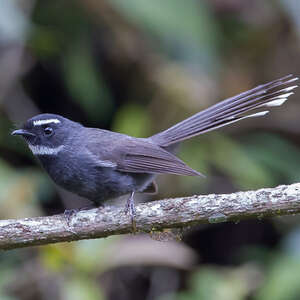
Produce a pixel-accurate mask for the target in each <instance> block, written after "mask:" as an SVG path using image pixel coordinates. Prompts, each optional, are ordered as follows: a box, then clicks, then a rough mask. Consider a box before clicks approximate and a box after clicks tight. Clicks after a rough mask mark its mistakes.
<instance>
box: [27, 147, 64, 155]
mask: <svg viewBox="0 0 300 300" xmlns="http://www.w3.org/2000/svg"><path fill="white" fill-rule="evenodd" d="M28 147H29V148H30V150H31V151H32V153H33V154H34V155H57V154H58V153H59V152H60V151H61V150H62V149H63V148H64V146H63V145H60V146H58V147H56V148H50V147H46V146H39V145H36V146H34V145H30V144H28Z"/></svg>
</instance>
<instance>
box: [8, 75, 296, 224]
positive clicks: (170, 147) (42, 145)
mask: <svg viewBox="0 0 300 300" xmlns="http://www.w3.org/2000/svg"><path fill="white" fill-rule="evenodd" d="M297 79H298V78H296V77H294V76H292V75H288V76H285V77H283V78H280V79H277V80H274V81H272V82H269V83H266V84H263V85H260V86H258V87H256V88H254V89H251V90H249V91H246V92H243V93H241V94H239V95H237V96H234V97H231V98H229V99H226V100H223V101H221V102H219V103H217V104H215V105H213V106H211V107H209V108H207V109H205V110H203V111H201V112H199V113H197V114H195V115H193V116H191V117H189V118H188V119H186V120H183V121H181V122H180V123H178V124H176V125H174V126H172V127H170V128H169V129H167V130H164V131H162V132H160V133H158V134H155V135H153V136H151V137H148V138H135V137H131V136H128V135H125V134H121V133H116V132H111V131H108V130H102V129H98V128H87V127H84V126H82V125H81V124H79V123H77V122H73V121H71V120H68V119H66V118H64V117H62V116H59V115H55V114H40V115H37V116H35V117H33V118H31V119H29V120H28V121H27V122H26V123H25V124H24V126H23V127H22V129H18V130H15V131H13V132H12V135H21V136H22V137H23V138H24V139H25V141H26V142H27V144H28V146H29V148H30V150H31V151H32V153H33V154H34V155H35V156H37V157H38V159H39V160H40V162H41V163H42V165H43V167H44V168H45V169H46V171H47V172H48V174H49V175H50V177H51V178H52V179H53V181H54V182H55V183H57V184H58V185H60V186H61V187H63V188H64V189H66V190H69V191H71V192H73V193H75V194H78V195H80V196H83V197H86V198H88V199H89V200H91V201H93V202H94V203H95V204H96V205H97V206H99V205H101V204H102V203H103V202H104V201H105V200H107V199H109V198H114V197H118V196H121V195H124V194H130V197H129V198H128V200H127V204H126V211H127V212H129V213H130V216H131V218H132V220H134V215H135V208H134V199H133V197H134V193H135V192H156V190H157V188H156V184H155V182H154V178H155V176H156V175H157V174H176V175H188V176H202V175H201V173H199V172H198V171H195V170H193V169H192V168H190V167H189V166H187V165H186V164H185V163H184V162H183V161H182V160H180V159H179V158H177V157H176V156H175V155H174V154H173V152H174V149H175V148H176V145H178V143H179V142H181V141H183V140H186V139H189V138H191V137H194V136H197V135H200V134H202V133H205V132H208V131H212V130H215V129H217V128H220V127H223V126H226V125H229V124H232V123H235V122H237V121H240V120H243V119H246V118H252V117H261V116H264V115H266V114H267V113H268V110H265V109H266V108H269V107H273V106H280V105H281V104H283V103H284V102H285V101H286V100H287V98H288V97H289V96H290V95H292V94H293V92H291V91H292V90H293V89H295V88H296V87H297V86H296V85H292V83H293V82H294V81H296V80H297ZM253 110H254V111H253ZM255 110H256V111H255ZM252 111H253V112H252ZM250 112H251V113H250Z"/></svg>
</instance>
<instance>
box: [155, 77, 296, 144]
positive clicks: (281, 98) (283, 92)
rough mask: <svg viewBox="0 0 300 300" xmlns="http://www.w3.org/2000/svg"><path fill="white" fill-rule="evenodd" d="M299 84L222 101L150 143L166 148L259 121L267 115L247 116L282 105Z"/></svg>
mask: <svg viewBox="0 0 300 300" xmlns="http://www.w3.org/2000/svg"><path fill="white" fill-rule="evenodd" d="M296 80H298V78H297V77H294V76H293V75H287V76H285V77H282V78H279V79H276V80H274V81H271V82H268V83H266V84H262V85H259V86H257V87H255V88H253V89H251V90H248V91H246V92H243V93H241V94H239V95H237V96H234V97H231V98H228V99H226V100H223V101H221V102H219V103H217V104H215V105H213V106H211V107H209V108H207V109H205V110H203V111H201V112H199V113H197V114H195V115H193V116H191V117H189V118H187V119H185V120H183V121H181V122H179V123H177V124H176V125H174V126H172V127H170V128H169V129H166V130H165V131H162V132H160V133H158V134H155V135H153V136H152V137H151V139H152V141H153V142H155V143H156V144H158V145H159V146H161V147H167V146H170V145H172V144H175V143H178V142H180V141H183V140H186V139H189V138H191V137H193V136H196V135H199V134H203V133H205V132H208V131H212V130H215V129H217V128H220V127H223V126H226V125H229V124H232V123H235V122H238V121H240V120H243V119H246V118H252V117H261V116H264V115H266V114H267V113H268V112H269V111H268V110H262V111H258V112H255V113H252V114H248V112H250V111H252V110H255V109H258V110H260V109H263V108H266V107H267V108H268V107H273V106H280V105H282V104H283V103H284V102H285V101H286V100H287V98H288V97H289V96H290V95H292V94H293V92H291V91H292V90H293V89H295V88H296V87H297V85H292V83H293V82H294V81H296Z"/></svg>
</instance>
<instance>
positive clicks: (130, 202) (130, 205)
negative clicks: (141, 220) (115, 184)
mask: <svg viewBox="0 0 300 300" xmlns="http://www.w3.org/2000/svg"><path fill="white" fill-rule="evenodd" d="M125 214H126V215H127V214H129V215H130V219H131V224H132V233H133V234H135V233H136V232H137V230H136V221H135V216H136V210H135V205H134V192H131V194H130V197H129V198H128V199H127V202H126V206H125Z"/></svg>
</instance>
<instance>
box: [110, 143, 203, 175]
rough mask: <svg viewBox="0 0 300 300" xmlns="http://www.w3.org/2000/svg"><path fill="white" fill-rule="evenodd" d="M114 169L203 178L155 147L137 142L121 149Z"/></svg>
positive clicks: (166, 152)
mask: <svg viewBox="0 0 300 300" xmlns="http://www.w3.org/2000/svg"><path fill="white" fill-rule="evenodd" d="M121 152H122V153H121V156H120V157H121V159H120V160H119V161H118V162H117V167H116V169H117V170H119V171H122V172H132V173H150V174H166V173H167V174H176V175H187V176H203V175H202V174H201V173H199V172H197V171H195V170H193V169H192V168H190V167H189V166H187V165H186V164H185V163H184V162H183V161H182V160H180V159H179V158H178V157H176V156H175V155H173V154H171V153H170V152H168V151H166V150H164V149H162V148H160V147H159V146H157V145H154V144H151V143H148V142H144V141H142V142H138V143H136V142H135V143H133V144H132V145H127V147H124V148H122V149H121Z"/></svg>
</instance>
